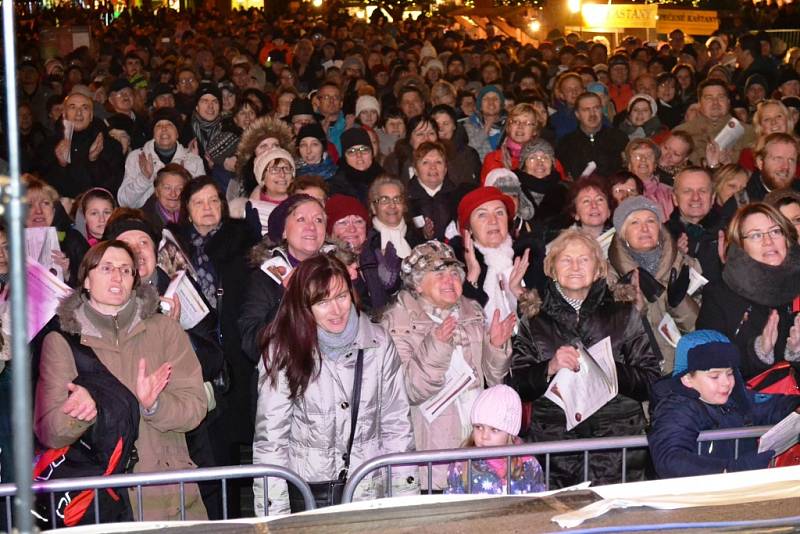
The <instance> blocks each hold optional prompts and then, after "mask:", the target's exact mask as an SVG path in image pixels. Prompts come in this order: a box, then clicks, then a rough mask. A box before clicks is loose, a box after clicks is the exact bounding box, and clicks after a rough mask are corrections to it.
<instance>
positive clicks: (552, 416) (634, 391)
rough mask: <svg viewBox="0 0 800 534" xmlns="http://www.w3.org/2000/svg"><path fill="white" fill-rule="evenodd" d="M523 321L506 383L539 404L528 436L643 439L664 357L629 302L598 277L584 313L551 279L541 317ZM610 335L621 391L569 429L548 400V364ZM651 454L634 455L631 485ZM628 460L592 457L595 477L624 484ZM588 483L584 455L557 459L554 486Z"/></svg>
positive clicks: (591, 472)
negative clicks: (646, 406) (568, 349)
mask: <svg viewBox="0 0 800 534" xmlns="http://www.w3.org/2000/svg"><path fill="white" fill-rule="evenodd" d="M533 313H534V315H533V316H530V315H529V316H528V317H525V318H523V319H522V320H521V321H520V323H519V333H518V334H517V336H516V338H515V340H514V350H513V354H512V356H511V369H510V372H509V374H508V375H507V376H506V383H507V384H508V385H510V386H511V387H513V388H514V389H515V390H517V392H518V393H519V394H520V397H521V398H522V400H524V401H533V415H532V423H531V427H530V429H529V432H528V439H530V440H532V441H536V442H540V441H557V440H565V439H582V438H590V437H593V438H597V437H606V436H627V435H633V434H641V433H643V432H644V428H645V424H646V422H645V417H644V411H643V409H642V404H641V403H642V402H644V401H646V400H648V397H649V394H650V386H651V385H652V384H653V382H655V381H656V380H657V379H658V377H659V375H660V374H661V370H660V366H659V358H658V356H656V354H655V353H654V351H653V348H652V347H651V345H650V340H649V338H648V336H647V334H646V333H645V329H644V325H643V323H642V317H641V316H640V315H639V313H638V312H637V311H636V310H635V308H634V307H633V306H632V305H631V304H629V303H622V302H617V301H615V300H614V298H613V296H612V294H611V291H610V290H609V289H608V286H607V285H606V282H605V280H603V279H601V280H597V281H596V282H595V283H594V284H593V285H592V287H591V288H590V290H589V294H588V296H587V297H586V299H585V300H584V301H583V305H582V307H581V310H580V313H579V314H577V313H575V310H574V308H572V306H570V304H568V303H567V301H566V300H564V298H563V297H562V296H561V294H560V293H559V292H558V289H556V287H555V282H553V281H552V280H551V279H548V280H547V283H546V286H545V289H544V292H543V297H542V302H541V309H540V310H539V311H538V314H537V313H536V312H535V311H534V312H533ZM607 336H610V337H611V346H612V349H613V353H614V359H615V360H616V368H617V379H618V383H619V394H618V395H617V396H616V397H615V398H614V399H612V400H611V401H610V402H609V403H608V404H606V405H605V406H603V407H602V408H600V410H598V411H597V412H595V413H594V414H593V415H592V416H591V417H589V418H587V419H586V420H585V421H583V422H582V423H580V424H579V425H578V426H576V427H575V428H573V429H572V430H570V431H569V432H567V430H566V418H565V416H564V412H563V410H561V408H559V407H558V406H557V405H555V404H554V403H553V402H551V401H550V400H548V399H546V398H544V397H543V395H544V393H545V392H546V391H547V388H548V377H547V367H548V364H549V362H550V360H551V359H552V358H553V356H554V355H555V353H556V351H557V350H558V349H559V348H560V347H562V346H564V345H569V344H571V343H573V342H574V341H575V340H576V339H579V340H580V341H581V342H582V343H583V344H584V345H585V346H587V347H589V346H591V345H593V344H595V343H597V342H598V341H601V340H602V339H604V338H605V337H607ZM644 464H645V454H644V453H643V452H642V453H638V452H637V453H630V452H629V453H628V455H627V469H628V471H627V475H626V480H627V481H632V480H638V479H641V478H642V477H643V475H644ZM621 473H622V455H621V453H619V452H602V453H595V454H592V461H591V462H590V464H589V478H590V480H592V481H593V482H594V483H595V484H608V483H613V482H619V481H620V477H621ZM582 480H583V455H582V454H565V455H555V456H553V457H552V458H551V467H550V485H551V487H555V488H560V487H566V486H569V485H572V484H576V483H578V482H580V481H582Z"/></svg>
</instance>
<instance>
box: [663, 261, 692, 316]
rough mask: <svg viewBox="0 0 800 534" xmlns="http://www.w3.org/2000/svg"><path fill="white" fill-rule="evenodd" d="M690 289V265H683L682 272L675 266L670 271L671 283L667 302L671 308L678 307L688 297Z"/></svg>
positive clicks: (668, 288)
mask: <svg viewBox="0 0 800 534" xmlns="http://www.w3.org/2000/svg"><path fill="white" fill-rule="evenodd" d="M688 290H689V266H688V265H684V266H683V267H681V272H680V274H678V271H677V270H676V269H675V268H673V269H672V271H670V273H669V284H668V285H667V304H669V307H670V308H675V307H677V306H678V305H679V304H680V303H681V301H682V300H683V299H684V297H686V292H687V291H688Z"/></svg>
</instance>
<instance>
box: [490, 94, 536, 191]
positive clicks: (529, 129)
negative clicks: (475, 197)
mask: <svg viewBox="0 0 800 534" xmlns="http://www.w3.org/2000/svg"><path fill="white" fill-rule="evenodd" d="M538 134H539V126H538V123H537V122H536V110H535V109H533V106H532V105H531V104H526V103H522V104H517V105H516V106H514V107H513V108H512V109H511V112H510V113H509V114H508V119H507V120H506V124H505V134H504V139H503V142H502V143H500V147H499V148H498V149H497V150H493V151H491V152H489V153H488V154H486V157H485V158H484V159H483V167H482V168H481V183H484V182H486V175H487V174H489V172H490V171H492V170H493V169H498V168H501V167H505V168H506V169H516V168H518V167H519V161H520V160H519V158H520V155H521V154H522V148H523V147H524V146H525V145H526V144H527V143H529V142H530V141H532V140H533V139H535V138H536V136H537V135H538Z"/></svg>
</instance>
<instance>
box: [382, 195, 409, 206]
mask: <svg viewBox="0 0 800 534" xmlns="http://www.w3.org/2000/svg"><path fill="white" fill-rule="evenodd" d="M375 203H376V204H378V205H379V206H388V205H389V204H394V205H396V206H397V205H400V204H402V203H403V197H378V199H377V200H375Z"/></svg>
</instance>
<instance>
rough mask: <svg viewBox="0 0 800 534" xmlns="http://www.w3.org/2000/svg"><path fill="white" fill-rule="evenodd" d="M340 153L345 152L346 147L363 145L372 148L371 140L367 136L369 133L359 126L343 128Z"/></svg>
mask: <svg viewBox="0 0 800 534" xmlns="http://www.w3.org/2000/svg"><path fill="white" fill-rule="evenodd" d="M341 141H342V154H344V153H345V152H347V149H348V148H351V147H354V146H358V145H364V146H368V147H370V148H372V140H370V138H369V134H368V133H367V131H366V130H365V129H364V128H361V127H360V126H356V127H355V128H350V129H349V130H345V132H344V133H343V134H342V139H341Z"/></svg>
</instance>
